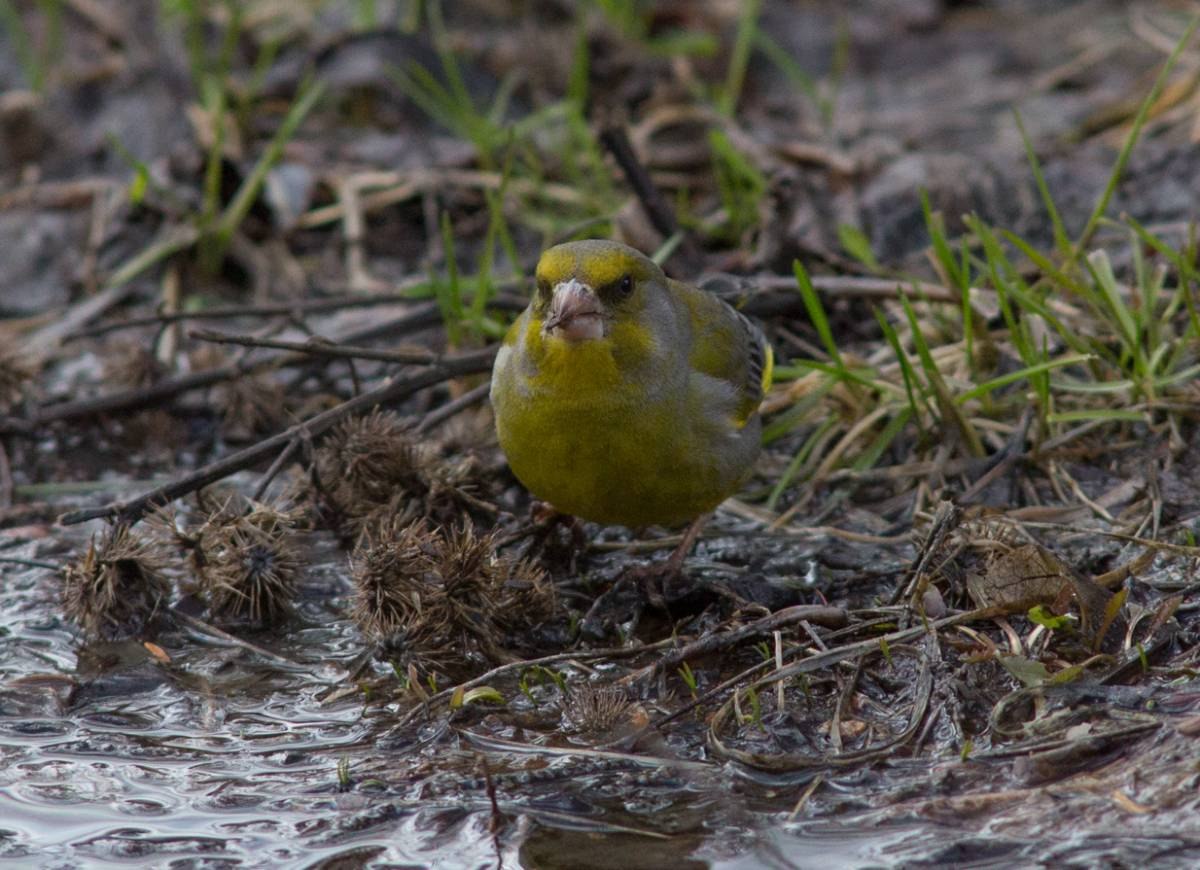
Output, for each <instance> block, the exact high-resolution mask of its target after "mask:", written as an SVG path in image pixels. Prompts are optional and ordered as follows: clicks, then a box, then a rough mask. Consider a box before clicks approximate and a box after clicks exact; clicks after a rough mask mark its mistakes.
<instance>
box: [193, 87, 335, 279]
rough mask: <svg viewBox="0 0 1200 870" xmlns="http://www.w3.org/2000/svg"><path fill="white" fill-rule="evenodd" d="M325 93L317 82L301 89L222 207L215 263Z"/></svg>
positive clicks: (218, 225) (220, 257) (221, 255)
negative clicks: (272, 134)
mask: <svg viewBox="0 0 1200 870" xmlns="http://www.w3.org/2000/svg"><path fill="white" fill-rule="evenodd" d="M324 93H325V85H324V83H322V82H320V81H315V82H314V81H310V82H308V83H306V84H304V85H303V86H301V88H300V94H299V96H298V97H297V99H296V101H295V102H294V103H292V105H291V107H290V108H289V109H288V113H287V115H285V116H284V119H283V123H282V124H280V125H279V129H278V130H276V131H275V135H274V136H272V137H271V141H270V143H269V144H268V145H267V148H266V150H265V151H264V152H263V154H262V156H261V157H259V158H258V162H256V163H255V164H254V168H253V169H251V170H250V174H249V175H247V176H246V178H245V179H244V180H243V181H242V184H241V186H240V187H238V189H237V193H235V194H234V196H233V199H231V200H230V201H229V204H228V205H227V206H225V210H224V211H223V212H221V218H220V221H219V222H218V223H217V227H216V231H215V236H216V241H215V256H216V257H217V259H218V261H219V260H220V259H222V258H223V257H224V256H225V251H226V250H227V249H228V247H229V243H230V241H232V239H233V234H234V233H235V232H236V231H237V228H238V226H240V225H241V223H242V220H243V219H244V218H245V217H246V213H247V212H249V211H250V207H251V206H252V205H253V204H254V200H255V199H257V198H258V194H259V192H260V191H261V190H262V186H263V184H265V183H266V180H267V173H268V172H270V171H271V168H272V167H273V166H274V165H275V164H276V163H278V162H279V158H280V157H282V156H283V149H284V147H285V146H286V145H287V143H288V142H290V141H291V139H292V137H293V136H295V135H296V130H297V129H299V127H300V124H301V123H303V121H304V119H305V118H306V117H308V113H309V112H311V111H312V110H313V107H315V106H316V105H317V101H318V100H320V99H321V96H322V95H323V94H324Z"/></svg>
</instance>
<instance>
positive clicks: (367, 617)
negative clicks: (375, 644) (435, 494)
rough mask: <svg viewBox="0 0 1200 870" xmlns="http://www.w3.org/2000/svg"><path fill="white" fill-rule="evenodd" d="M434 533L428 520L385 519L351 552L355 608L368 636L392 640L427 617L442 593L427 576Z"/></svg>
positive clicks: (355, 614) (352, 612) (353, 608)
mask: <svg viewBox="0 0 1200 870" xmlns="http://www.w3.org/2000/svg"><path fill="white" fill-rule="evenodd" d="M433 539H434V536H433V533H432V532H430V530H429V529H428V527H426V526H425V524H424V523H414V524H412V525H409V526H407V527H397V526H396V525H383V526H382V527H380V528H376V529H373V530H369V531H367V532H366V533H364V535H363V538H362V540H361V541H360V542H359V545H358V547H356V548H355V551H354V555H353V556H352V557H351V565H352V569H351V570H352V573H353V577H354V587H355V594H354V601H353V604H352V605H351V610H350V614H351V617H352V618H353V619H354V621H355V622H356V623H358V627H359V629H360V630H361V631H362V632H363V634H365V635H366V636H367V637H369V638H371V639H372V640H375V641H379V642H391V641H393V639H394V638H395V637H396V636H397V635H400V634H404V633H407V632H410V631H411V630H412V629H413V628H414V627H416V626H417V625H419V624H421V623H422V622H423V619H422V617H423V615H424V613H425V608H426V606H427V605H429V604H431V603H432V602H433V600H434V599H435V598H437V597H438V596H439V595H440V594H441V590H440V588H438V586H437V584H436V583H434V582H433V581H432V579H431V578H429V577H428V574H429V572H430V570H431V568H432V560H431V559H430V552H431V550H432V546H433Z"/></svg>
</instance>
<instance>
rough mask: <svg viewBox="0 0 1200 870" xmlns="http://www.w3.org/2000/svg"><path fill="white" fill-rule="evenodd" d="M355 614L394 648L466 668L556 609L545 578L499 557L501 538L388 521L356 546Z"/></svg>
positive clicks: (468, 528)
mask: <svg viewBox="0 0 1200 870" xmlns="http://www.w3.org/2000/svg"><path fill="white" fill-rule="evenodd" d="M351 563H352V565H353V572H354V580H355V586H356V594H355V599H354V604H353V606H352V611H351V612H352V615H353V617H354V620H355V622H357V623H358V625H359V628H360V629H361V630H362V632H363V633H364V634H365V635H366V636H367V637H369V638H371V639H372V640H374V641H376V642H379V643H383V644H384V645H385V646H386V647H387V648H388V649H389V651H396V650H399V651H402V652H404V653H405V654H406V655H407V656H408V657H410V658H411V657H412V656H417V657H421V658H423V659H427V660H436V661H441V662H442V663H443V664H448V663H450V662H452V661H455V662H457V663H459V664H463V663H466V662H467V661H469V660H471V659H487V658H494V656H495V653H496V651H497V650H498V649H499V648H500V647H501V646H502V645H503V644H504V642H505V641H506V639H507V638H508V637H509V636H512V635H520V636H519V637H516V638H515V642H517V643H522V642H524V641H525V640H527V638H526V637H525V636H524V632H525V631H526V629H528V628H530V627H531V626H533V625H535V624H536V623H537V622H539V621H541V619H542V618H544V617H545V616H546V615H548V614H549V613H551V612H553V609H554V596H553V592H552V591H551V589H552V587H550V584H549V583H547V582H546V581H545V575H544V574H543V573H542V572H541V571H539V570H538V569H537V568H535V567H534V566H532V565H531V564H529V563H525V562H516V563H514V562H512V561H511V560H508V559H504V558H502V557H499V556H497V554H496V549H495V538H494V536H493V535H491V534H483V535H481V534H479V533H477V532H476V531H475V529H474V528H473V527H472V526H470V525H468V524H465V523H464V524H461V525H459V526H457V527H455V528H452V529H450V530H448V531H447V530H445V529H440V528H439V529H432V528H431V527H430V526H429V525H428V524H426V523H425V522H423V521H417V522H414V523H409V524H407V525H403V524H402V523H401V522H400V521H398V520H393V521H391V522H383V523H380V524H379V525H377V526H375V527H373V528H371V529H369V530H367V531H366V532H364V534H363V536H362V538H361V539H360V541H359V545H358V547H357V548H356V549H355V552H354V556H353V557H352V560H351Z"/></svg>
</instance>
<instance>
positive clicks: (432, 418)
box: [413, 381, 492, 434]
mask: <svg viewBox="0 0 1200 870" xmlns="http://www.w3.org/2000/svg"><path fill="white" fill-rule="evenodd" d="M491 388H492V383H491V381H488V382H487V383H486V384H480V385H479V386H477V387H475V388H474V389H471V390H468V391H467V392H465V393H463V394H462V395H461V396H459V397H458V398H457V399H453V400H451V401H449V402H447V403H446V404H444V405H440V406H439V407H437V408H434V409H433V410H432V411H430V412H429V413H428V414H426V415H425V416H424V417H422V418H421V422H420V423H418V424H417V425H416V427H415V428H414V429H413V431H414V432H416V433H417V434H421V433H423V432H428V431H429V430H430V429H432V428H433V427H434V426H436V425H437V424H438V423H441V422H443V421H445V420H449V419H450V418H451V417H453V416H454V415H455V414H457V413H458V412H460V411H463V410H465V409H467V408H469V407H471V406H472V405H475V404H478V403H479V402H482V401H483V400H484V399H486V398H487V396H488V392H489V391H490V390H491Z"/></svg>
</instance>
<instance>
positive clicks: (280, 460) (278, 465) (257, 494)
mask: <svg viewBox="0 0 1200 870" xmlns="http://www.w3.org/2000/svg"><path fill="white" fill-rule="evenodd" d="M302 441H303V439H302V438H293V439H292V440H291V441H289V442H288V445H287V447H285V448H283V450H281V451H280V452H279V455H278V456H276V457H275V461H274V462H272V463H271V467H270V468H268V469H267V471H266V473H265V474H264V475H263V476H262V480H260V481H259V482H258V486H256V487H254V494H253V495H252V496H250V498H251V499H252V500H254V501H262V497H263V495H264V494H265V493H266V491H267V487H268V486H270V485H271V481H272V480H274V479H275V476H276V475H277V474H279V472H280V471H281V470H282V469H283V466H284V465H286V464H287V461H288V460H289V459H291V458H292V454H293V453H295V452H296V449H297V448H298V447H299V446H300V444H301V442H302Z"/></svg>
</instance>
